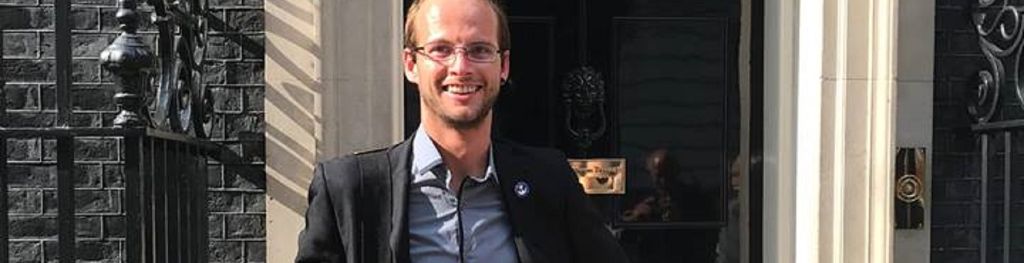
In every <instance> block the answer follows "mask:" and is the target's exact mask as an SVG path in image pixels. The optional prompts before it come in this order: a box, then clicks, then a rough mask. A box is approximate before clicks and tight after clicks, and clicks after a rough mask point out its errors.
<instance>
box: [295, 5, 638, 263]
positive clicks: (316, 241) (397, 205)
mask: <svg viewBox="0 0 1024 263" xmlns="http://www.w3.org/2000/svg"><path fill="white" fill-rule="evenodd" d="M405 31H406V34H405V35H406V39H405V50H404V51H403V61H404V70H405V76H406V78H407V79H408V80H409V81H410V82H413V83H416V84H417V86H418V90H419V94H420V105H421V106H420V107H421V110H420V111H421V114H420V120H421V125H420V127H419V129H418V130H417V131H416V133H415V134H414V135H413V136H412V138H410V139H407V140H405V141H404V142H402V143H399V144H397V145H394V146H392V147H390V148H387V149H382V150H377V151H372V152H368V153H357V154H354V155H350V156H346V157H344V158H340V159H335V160H331V161H327V162H323V163H320V164H318V165H317V167H316V172H315V174H314V177H313V181H312V183H311V184H310V187H309V208H308V209H307V211H306V229H305V230H303V232H302V234H301V236H300V238H299V254H298V257H297V258H296V261H297V262H431V263H435V262H436V263H444V262H488V263H490V262H494V263H499V262H558V263H562V262H587V263H589V262H626V261H627V260H626V257H625V254H624V253H623V252H622V249H621V248H620V247H619V246H618V244H617V243H616V241H615V240H614V238H612V236H611V235H610V233H609V232H608V231H607V229H606V228H605V227H604V225H603V224H602V223H601V220H600V216H599V214H598V213H597V212H596V211H595V210H594V208H593V207H592V206H591V204H590V203H588V200H587V199H586V197H585V195H584V194H583V192H582V190H581V188H580V186H579V184H578V183H576V179H575V178H576V177H575V175H574V174H573V173H572V171H571V170H570V169H569V166H568V163H567V162H566V158H565V156H564V155H563V154H562V153H560V152H558V151H555V150H550V149H539V148H530V147H525V146H521V145H517V144H514V143H511V142H506V141H502V140H498V139H496V140H493V141H492V139H491V122H492V117H491V116H492V112H491V108H492V106H493V105H494V102H495V100H496V99H497V96H498V92H499V88H500V83H502V82H503V81H505V80H506V79H507V78H508V74H509V46H510V40H509V31H508V23H507V19H506V18H505V15H504V13H503V12H502V10H501V9H500V8H499V7H498V5H497V4H496V3H494V2H491V0H422V1H416V2H415V3H413V5H412V6H411V7H410V8H409V12H408V16H407V20H406V26H405Z"/></svg>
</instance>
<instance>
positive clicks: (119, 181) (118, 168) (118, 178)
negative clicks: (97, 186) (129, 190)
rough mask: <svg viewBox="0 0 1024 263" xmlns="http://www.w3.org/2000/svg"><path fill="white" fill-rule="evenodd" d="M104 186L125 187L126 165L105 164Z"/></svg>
mask: <svg viewBox="0 0 1024 263" xmlns="http://www.w3.org/2000/svg"><path fill="white" fill-rule="evenodd" d="M103 187H110V188H123V187H124V166H122V165H119V164H104V165H103Z"/></svg>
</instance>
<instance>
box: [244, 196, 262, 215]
mask: <svg viewBox="0 0 1024 263" xmlns="http://www.w3.org/2000/svg"><path fill="white" fill-rule="evenodd" d="M244 197H245V212H250V213H251V212H256V213H262V212H266V210H267V208H266V200H265V199H264V198H265V196H264V194H262V193H255V194H245V196H244Z"/></svg>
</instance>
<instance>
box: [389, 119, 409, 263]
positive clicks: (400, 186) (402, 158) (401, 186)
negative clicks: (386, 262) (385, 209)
mask: <svg viewBox="0 0 1024 263" xmlns="http://www.w3.org/2000/svg"><path fill="white" fill-rule="evenodd" d="M411 145H412V139H411V138H410V139H406V140H405V141H403V142H402V143H400V144H398V145H396V146H395V147H394V148H391V150H389V151H388V162H389V165H390V171H391V180H390V181H391V240H390V241H391V242H390V243H391V245H390V246H389V247H390V248H391V258H392V261H393V262H397V263H404V262H409V261H410V260H409V226H408V224H409V220H408V217H407V216H406V212H407V209H406V208H407V203H408V196H409V195H408V191H409V174H410V172H409V169H410V168H409V163H410V162H411V160H410V159H412V146H411Z"/></svg>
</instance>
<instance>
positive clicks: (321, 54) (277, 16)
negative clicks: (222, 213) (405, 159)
mask: <svg viewBox="0 0 1024 263" xmlns="http://www.w3.org/2000/svg"><path fill="white" fill-rule="evenodd" d="M264 10H265V12H266V15H265V17H266V35H267V38H266V43H265V45H266V73H265V74H266V76H265V78H266V83H267V92H266V97H265V102H264V105H265V107H266V122H267V128H266V143H267V149H266V153H267V162H266V163H267V164H266V165H267V167H266V171H267V201H266V202H267V246H266V247H267V262H291V261H294V259H295V253H296V249H297V240H298V239H297V238H298V234H299V231H300V230H302V228H303V227H304V225H303V222H304V214H305V210H306V190H307V187H308V185H309V181H310V177H311V176H312V174H313V165H314V163H315V161H317V160H323V159H328V158H332V157H335V156H339V155H343V154H347V153H351V152H353V151H358V150H365V149H370V148H376V147H383V146H387V145H390V144H392V143H394V142H397V141H399V140H401V139H402V134H403V130H404V127H402V125H403V116H402V113H403V110H402V107H403V97H402V94H403V93H402V77H401V63H400V62H401V59H400V58H401V57H400V56H399V54H400V53H399V52H400V51H401V39H402V1H401V0H387V1H380V0H354V1H319V0H266V1H265V9H264Z"/></svg>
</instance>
